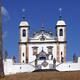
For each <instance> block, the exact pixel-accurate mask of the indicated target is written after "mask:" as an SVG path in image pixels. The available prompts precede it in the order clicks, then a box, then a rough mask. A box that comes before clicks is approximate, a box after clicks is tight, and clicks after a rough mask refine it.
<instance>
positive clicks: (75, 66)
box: [56, 62, 80, 71]
mask: <svg viewBox="0 0 80 80" xmlns="http://www.w3.org/2000/svg"><path fill="white" fill-rule="evenodd" d="M56 69H57V70H59V71H80V63H70V62H69V63H62V64H60V65H59V66H57V67H56Z"/></svg>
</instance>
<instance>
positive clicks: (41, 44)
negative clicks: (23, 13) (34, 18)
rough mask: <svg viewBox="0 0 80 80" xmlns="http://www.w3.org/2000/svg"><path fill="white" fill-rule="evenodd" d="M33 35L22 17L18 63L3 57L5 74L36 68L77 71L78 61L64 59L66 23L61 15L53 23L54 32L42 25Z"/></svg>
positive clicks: (79, 68) (79, 65)
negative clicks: (30, 34)
mask: <svg viewBox="0 0 80 80" xmlns="http://www.w3.org/2000/svg"><path fill="white" fill-rule="evenodd" d="M41 27H42V28H41V29H40V30H39V31H38V32H37V31H35V32H34V33H33V36H32V37H30V36H29V31H30V29H31V27H30V24H29V22H28V21H27V20H26V19H25V17H23V19H22V20H21V22H20V23H19V42H18V44H19V63H17V62H15V60H14V59H3V68H4V74H5V75H11V74H16V73H23V72H33V71H36V70H54V69H56V70H57V71H79V70H80V57H78V62H76V63H74V62H72V61H69V62H67V61H66V45H67V41H66V28H67V27H66V23H65V21H64V20H63V18H62V16H60V17H59V19H58V20H57V22H56V23H55V31H56V32H55V34H53V32H51V31H49V30H48V31H47V30H45V29H44V26H43V25H42V26H41Z"/></svg>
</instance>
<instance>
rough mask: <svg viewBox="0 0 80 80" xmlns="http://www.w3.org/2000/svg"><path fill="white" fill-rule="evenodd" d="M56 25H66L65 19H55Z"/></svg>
mask: <svg viewBox="0 0 80 80" xmlns="http://www.w3.org/2000/svg"><path fill="white" fill-rule="evenodd" d="M56 25H57V26H59V25H66V23H65V21H64V20H62V19H61V20H58V21H57V24H56Z"/></svg>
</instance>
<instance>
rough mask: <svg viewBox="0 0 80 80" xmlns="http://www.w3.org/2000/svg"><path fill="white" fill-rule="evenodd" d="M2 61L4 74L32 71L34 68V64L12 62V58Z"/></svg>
mask: <svg viewBox="0 0 80 80" xmlns="http://www.w3.org/2000/svg"><path fill="white" fill-rule="evenodd" d="M3 62H4V74H5V75H11V74H16V73H22V72H32V71H34V70H35V68H34V66H32V65H30V64H19V63H18V64H13V61H12V59H7V60H6V62H5V61H3Z"/></svg>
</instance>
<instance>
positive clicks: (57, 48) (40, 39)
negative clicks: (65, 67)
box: [19, 19, 66, 64]
mask: <svg viewBox="0 0 80 80" xmlns="http://www.w3.org/2000/svg"><path fill="white" fill-rule="evenodd" d="M29 27H30V25H29V23H28V22H27V21H25V20H24V19H23V20H22V21H21V22H20V25H19V30H20V41H19V61H20V63H24V64H25V63H30V62H32V61H35V60H37V61H40V60H53V59H55V60H56V61H57V62H59V63H60V62H65V61H66V23H65V21H63V20H62V19H59V20H58V21H57V24H56V27H55V29H56V33H55V36H54V34H53V33H52V32H51V31H46V30H44V28H43V27H44V26H42V29H41V30H40V31H39V32H35V33H34V34H33V37H29Z"/></svg>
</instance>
